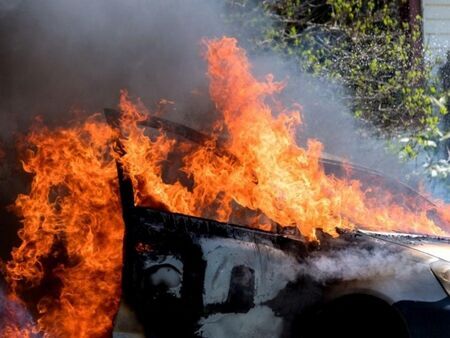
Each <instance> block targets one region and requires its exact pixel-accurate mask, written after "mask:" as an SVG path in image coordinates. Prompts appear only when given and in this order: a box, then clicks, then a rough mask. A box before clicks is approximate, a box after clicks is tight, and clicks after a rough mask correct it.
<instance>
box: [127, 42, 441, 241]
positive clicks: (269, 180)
mask: <svg viewBox="0 0 450 338" xmlns="http://www.w3.org/2000/svg"><path fill="white" fill-rule="evenodd" d="M205 44H206V53H205V56H206V59H207V61H208V75H209V78H210V95H211V98H212V100H213V101H214V103H215V104H216V108H217V110H218V111H219V112H220V113H221V114H222V116H223V120H221V121H219V122H218V123H217V124H216V126H215V134H216V136H217V137H218V135H219V134H227V136H228V141H227V143H226V145H225V147H226V150H227V153H228V154H233V156H227V155H224V154H223V153H222V156H218V155H217V154H218V151H217V144H216V142H214V141H211V142H210V143H209V144H207V145H206V146H203V147H197V148H194V149H190V151H189V152H188V153H187V154H186V155H185V156H184V157H183V166H182V168H181V171H182V172H184V173H185V174H186V175H187V176H188V177H189V178H190V179H191V180H192V181H193V184H192V187H190V188H188V187H187V186H186V185H185V184H182V180H178V181H175V182H171V183H167V182H166V181H164V179H163V175H162V171H163V169H162V167H163V163H164V161H167V160H168V154H169V152H171V151H177V150H176V143H175V140H173V139H170V138H169V137H168V136H167V135H164V134H160V135H159V136H158V137H157V138H156V139H155V140H153V141H152V140H150V139H149V138H148V137H146V136H145V134H144V130H143V129H142V128H140V127H138V125H137V123H138V122H139V121H140V120H143V119H145V118H146V113H140V112H139V111H140V110H141V108H138V107H137V106H136V105H133V104H132V103H131V102H130V101H129V99H128V98H127V96H126V93H125V95H123V96H122V99H121V109H122V111H124V112H125V116H127V120H123V122H124V123H123V125H124V126H125V131H126V132H125V134H126V135H127V137H126V138H125V140H124V141H123V143H124V145H125V149H126V153H127V155H126V156H125V157H124V158H123V162H124V164H125V167H126V169H127V171H128V173H129V175H130V177H131V179H132V181H133V183H134V186H135V190H136V196H135V198H136V202H137V203H138V204H147V205H155V203H160V204H163V205H164V206H165V207H167V208H168V209H169V210H171V211H173V212H179V213H185V214H190V215H196V216H203V217H212V218H216V219H218V220H221V221H229V220H230V219H233V218H234V217H235V215H234V214H235V212H236V205H238V206H240V207H241V208H244V209H245V210H250V211H251V213H248V214H249V215H252V217H250V216H248V217H247V218H246V219H245V220H244V223H245V224H251V225H254V226H259V227H261V228H267V227H268V224H267V223H268V220H267V218H268V219H269V224H270V221H272V222H276V223H278V224H280V225H282V226H283V225H285V226H286V225H296V226H297V227H298V228H299V230H300V231H301V233H302V234H304V235H305V236H307V237H309V238H310V239H314V238H315V229H317V228H321V229H323V230H324V231H325V232H327V233H329V234H331V235H336V228H337V227H340V228H347V229H352V228H354V227H356V226H364V227H365V228H366V229H373V230H384V231H403V232H422V233H432V234H438V235H444V234H445V232H444V230H442V229H441V228H440V227H439V226H438V225H437V224H435V222H434V221H433V220H431V219H429V218H428V216H427V212H428V211H429V209H430V206H427V205H425V204H423V205H418V203H419V202H417V201H416V202H415V204H416V205H417V206H418V207H419V206H420V208H418V209H417V210H415V211H411V210H409V209H408V208H405V203H400V204H399V203H397V202H396V197H395V196H393V195H391V194H390V193H388V192H383V191H380V189H377V188H376V187H373V188H370V189H366V190H364V189H363V188H362V186H361V184H360V182H359V181H356V180H350V179H338V178H336V177H334V176H327V175H326V174H325V172H324V170H323V168H322V166H321V164H320V162H319V157H320V155H321V152H322V148H323V146H322V144H321V143H320V142H319V141H317V140H309V142H308V146H307V148H306V149H303V148H302V147H300V146H298V145H297V144H296V141H295V136H294V131H295V127H296V126H298V125H299V124H300V123H301V118H300V113H299V112H298V111H289V110H285V111H283V112H281V113H279V114H278V115H277V116H274V114H273V112H272V109H271V106H270V104H269V102H270V100H269V99H271V97H272V96H273V95H274V94H276V93H278V92H280V91H281V90H282V89H283V86H284V85H283V83H280V82H275V81H274V80H273V77H272V76H271V75H268V76H267V77H266V79H265V80H264V81H258V80H257V79H256V78H255V77H254V76H253V75H252V74H251V66H250V64H249V61H248V59H247V57H246V55H245V52H244V51H243V50H242V49H240V48H239V47H238V46H237V41H236V40H235V39H232V38H222V39H219V40H211V41H206V43H205ZM130 116H132V117H133V118H131V119H130ZM407 198H408V197H407V196H405V197H404V199H407ZM406 204H407V203H406ZM419 204H420V203H419ZM255 215H263V217H261V216H255Z"/></svg>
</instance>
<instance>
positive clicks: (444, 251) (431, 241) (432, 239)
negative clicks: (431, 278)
mask: <svg viewBox="0 0 450 338" xmlns="http://www.w3.org/2000/svg"><path fill="white" fill-rule="evenodd" d="M358 233H360V234H363V235H366V236H369V237H372V238H377V239H380V240H383V241H386V242H390V243H393V244H398V245H401V246H404V247H407V248H410V249H413V250H417V251H419V252H421V253H424V254H427V255H429V256H432V257H435V258H438V259H442V260H445V261H448V262H450V237H439V236H427V235H419V234H409V233H397V232H381V231H380V232H378V231H367V230H358Z"/></svg>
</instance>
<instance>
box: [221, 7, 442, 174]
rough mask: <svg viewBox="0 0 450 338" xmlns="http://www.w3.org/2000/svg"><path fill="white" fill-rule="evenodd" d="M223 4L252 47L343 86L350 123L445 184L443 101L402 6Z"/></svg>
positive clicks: (418, 33) (417, 32) (418, 34)
mask: <svg viewBox="0 0 450 338" xmlns="http://www.w3.org/2000/svg"><path fill="white" fill-rule="evenodd" d="M227 3H228V5H229V6H230V8H231V9H236V6H238V7H239V10H238V11H234V10H232V11H230V13H233V14H231V15H230V16H229V18H230V20H231V21H233V22H234V23H237V27H239V29H240V30H242V28H244V30H245V31H246V32H247V33H248V32H250V34H249V35H250V36H251V37H252V42H253V45H254V46H255V48H258V49H270V50H275V51H278V52H280V53H284V54H286V55H287V56H289V57H295V58H297V60H298V65H299V69H300V70H301V71H306V72H309V73H312V74H314V75H316V76H318V77H327V78H329V79H330V80H331V81H336V82H338V83H340V84H343V85H344V87H345V88H346V89H347V90H348V92H349V93H350V95H347V97H346V100H347V104H348V105H349V107H351V110H352V111H353V113H354V116H355V117H356V118H358V119H361V120H363V121H365V122H367V125H369V126H371V127H372V130H374V131H375V133H379V134H382V135H383V136H387V137H390V138H391V139H392V140H394V143H396V144H397V147H396V150H397V151H398V152H399V154H400V156H401V157H402V158H405V159H411V158H416V157H417V156H418V155H419V156H422V157H426V158H427V159H428V160H427V163H426V165H425V167H426V169H427V170H428V172H429V173H431V174H432V176H439V175H438V174H436V172H439V173H445V175H447V173H448V176H449V177H450V170H448V171H446V170H444V169H443V166H445V163H444V162H445V161H446V160H442V159H438V158H437V159H436V156H435V154H436V153H437V152H439V151H441V147H442V146H441V144H442V143H443V142H444V141H445V140H447V139H449V138H450V136H448V135H449V134H446V133H445V132H442V131H441V130H440V129H439V126H440V125H441V120H442V118H443V116H444V115H445V114H447V109H446V104H445V101H446V97H447V94H446V93H444V92H442V90H441V89H440V88H441V87H442V86H441V85H440V79H439V78H438V77H437V76H436V75H433V74H434V73H433V72H432V65H430V64H427V62H426V61H425V58H424V57H423V54H422V52H423V51H422V43H421V31H420V23H421V18H416V23H417V24H415V25H413V26H412V27H411V25H410V23H409V22H408V21H407V17H408V15H406V20H405V18H404V17H405V15H404V14H405V12H402V10H404V11H405V10H406V6H407V5H408V1H407V0H397V1H392V0H262V1H252V0H239V1H237V0H227ZM255 14H257V15H255ZM444 134H445V135H444ZM395 140H396V141H395ZM432 159H433V160H432ZM436 161H437V162H438V163H439V165H440V167H439V170H436V168H435V165H436V163H437V162H436ZM447 163H448V161H447ZM441 176H442V175H441ZM445 177H447V176H445Z"/></svg>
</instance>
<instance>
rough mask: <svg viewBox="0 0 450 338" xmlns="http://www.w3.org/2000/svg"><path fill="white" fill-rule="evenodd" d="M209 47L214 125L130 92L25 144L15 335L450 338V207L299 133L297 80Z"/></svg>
mask: <svg viewBox="0 0 450 338" xmlns="http://www.w3.org/2000/svg"><path fill="white" fill-rule="evenodd" d="M203 45H204V50H205V51H204V55H205V59H206V61H207V74H208V77H209V80H210V85H209V96H208V99H210V103H211V111H210V114H209V113H208V114H207V117H208V119H209V120H208V122H209V123H205V126H204V127H202V128H199V129H200V130H202V133H200V132H198V131H197V130H194V129H191V128H188V127H186V126H184V124H183V125H182V124H178V123H174V122H171V121H168V120H167V119H165V118H162V115H161V112H149V111H148V110H147V109H146V108H145V107H143V106H142V104H141V103H140V102H139V101H137V102H135V101H133V100H131V99H130V97H129V96H128V94H127V93H126V92H125V91H123V92H122V95H121V97H120V101H119V106H118V107H119V111H120V113H119V112H117V111H113V110H107V111H106V119H107V122H108V123H106V122H105V119H104V117H103V116H101V115H100V114H94V115H91V116H90V117H88V118H86V119H83V120H81V121H79V120H76V121H73V122H70V123H69V124H68V125H67V126H62V127H55V128H49V127H45V126H42V125H38V126H36V128H34V129H32V130H31V132H30V133H29V135H27V136H26V137H25V138H24V139H23V142H22V143H21V146H22V147H23V148H24V151H23V157H21V159H22V161H23V162H22V163H23V169H24V170H25V171H26V172H27V173H30V174H32V180H31V186H30V190H29V193H27V194H20V195H18V197H17V199H16V201H15V203H14V210H15V212H16V213H17V214H18V216H19V217H20V219H21V221H22V224H23V227H22V228H21V229H20V231H19V233H18V235H19V238H20V240H21V241H20V245H18V246H17V247H15V248H14V249H13V250H12V251H11V260H10V261H8V262H7V263H6V264H4V265H3V264H2V269H3V268H4V270H5V281H6V283H7V285H8V288H7V292H8V294H7V295H5V296H6V298H7V301H6V303H5V304H6V306H3V307H2V309H0V312H2V318H1V319H2V320H1V322H2V323H0V332H1V333H0V335H1V336H2V337H39V336H46V337H82V338H90V337H105V336H109V335H111V332H112V330H113V324H115V328H114V335H115V336H117V337H120V336H122V337H123V336H129V337H141V336H148V337H194V336H197V337H198V336H203V337H219V338H220V337H299V336H300V337H317V336H319V337H320V336H322V337H323V336H325V337H327V336H344V337H351V336H358V337H360V336H364V337H367V336H373V337H388V336H393V337H402V336H408V335H410V336H413V337H414V336H415V337H445V336H448V334H447V332H448V331H449V330H448V329H449V327H448V326H449V322H450V321H448V320H447V316H448V315H447V314H446V308H447V306H448V305H447V304H448V302H449V299H448V296H447V291H448V282H449V274H448V271H449V270H448V263H447V262H446V259H447V257H448V256H447V253H448V244H449V243H448V239H447V238H446V236H448V234H449V232H448V230H449V228H448V224H449V222H450V208H449V206H448V205H438V204H436V203H434V204H433V203H431V202H430V201H429V200H428V199H426V198H424V197H423V196H422V195H421V194H419V193H417V192H415V191H414V190H412V189H411V188H409V187H407V186H405V185H403V184H401V183H399V182H397V181H396V180H394V179H390V178H388V177H385V176H384V175H381V174H379V173H377V172H375V171H372V170H368V169H365V168H362V167H358V166H356V165H351V164H349V163H346V162H345V161H341V160H339V159H336V158H333V157H330V156H327V155H326V154H325V153H324V152H323V145H322V143H321V142H320V141H318V140H315V139H308V140H307V141H306V140H305V144H300V142H297V141H298V139H297V135H298V134H297V131H300V130H301V128H297V127H299V126H300V124H301V122H302V117H301V114H300V108H299V106H298V105H296V104H293V105H292V106H291V108H286V107H284V105H282V104H281V103H280V101H279V100H278V98H277V96H276V94H277V93H279V92H280V91H281V90H282V89H283V87H284V85H285V82H276V81H274V79H273V77H272V76H271V75H268V76H266V77H265V78H264V79H263V80H259V79H258V78H257V77H255V76H254V75H253V74H252V73H251V72H250V69H251V65H250V63H249V60H248V58H247V57H246V54H245V51H244V50H243V49H241V48H239V47H238V45H237V40H236V39H233V38H227V37H223V38H221V39H212V40H205V41H204V44H203ZM205 97H207V96H206V95H205ZM164 117H166V116H164ZM211 118H213V120H212V121H211ZM196 129H197V126H196ZM118 183H119V184H118ZM380 231H383V232H384V233H380ZM401 233H408V234H407V235H402V234H401ZM119 303H120V304H121V306H120V310H119V312H118V314H117V311H118V308H119ZM10 309H11V310H12V311H10ZM15 309H21V310H20V311H16V310H15ZM3 314H5V316H6V319H4V318H3V317H4V315H3ZM21 314H24V315H23V316H22V315H21ZM116 314H117V315H116Z"/></svg>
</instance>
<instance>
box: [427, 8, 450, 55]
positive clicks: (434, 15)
mask: <svg viewBox="0 0 450 338" xmlns="http://www.w3.org/2000/svg"><path fill="white" fill-rule="evenodd" d="M422 11H423V12H422V15H423V33H424V43H425V47H426V48H428V49H429V53H430V55H431V57H432V58H436V57H440V58H443V59H444V60H445V57H446V52H447V50H449V49H450V0H423V1H422Z"/></svg>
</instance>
